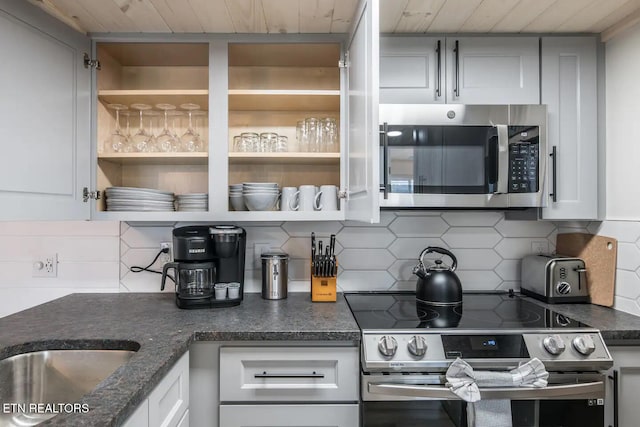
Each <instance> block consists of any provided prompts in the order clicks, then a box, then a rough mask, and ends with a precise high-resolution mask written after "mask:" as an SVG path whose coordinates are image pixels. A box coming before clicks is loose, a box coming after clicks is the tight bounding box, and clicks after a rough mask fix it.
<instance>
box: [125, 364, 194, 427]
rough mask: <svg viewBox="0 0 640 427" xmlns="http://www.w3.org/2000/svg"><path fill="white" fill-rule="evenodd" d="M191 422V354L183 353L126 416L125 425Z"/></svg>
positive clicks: (174, 426)
mask: <svg viewBox="0 0 640 427" xmlns="http://www.w3.org/2000/svg"><path fill="white" fill-rule="evenodd" d="M188 425H189V353H188V352H187V353H186V354H184V355H183V356H182V357H181V358H180V359H179V360H178V361H177V362H176V364H175V365H174V366H173V367H172V368H171V370H170V371H169V373H167V374H166V375H165V376H164V378H163V379H162V380H161V381H160V383H159V384H158V385H157V386H156V387H155V388H154V389H153V391H152V392H151V393H150V394H149V397H148V398H147V399H145V400H144V402H142V403H141V404H140V405H139V406H138V408H137V409H136V410H135V412H134V413H133V414H132V415H131V416H129V418H127V420H126V421H125V422H124V424H123V426H125V427H143V426H149V427H184V426H188Z"/></svg>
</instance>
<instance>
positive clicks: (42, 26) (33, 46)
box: [0, 0, 91, 220]
mask: <svg viewBox="0 0 640 427" xmlns="http://www.w3.org/2000/svg"><path fill="white" fill-rule="evenodd" d="M90 52H91V46H90V41H89V39H88V38H87V37H86V36H84V35H81V34H79V33H77V32H75V31H73V30H72V29H70V28H69V27H67V26H66V25H64V24H62V23H61V22H58V21H56V20H55V19H53V18H52V17H51V16H49V15H47V14H46V13H44V12H43V11H42V10H40V9H38V8H36V7H33V6H31V5H29V4H28V3H27V2H17V1H11V0H0V57H2V61H3V63H4V65H3V66H2V67H0V93H2V97H0V132H1V134H2V135H3V136H2V143H0V149H1V150H2V155H1V156H0V205H1V206H2V210H1V211H2V212H1V213H0V219H1V220H32V219H69V220H71V219H86V218H88V217H89V204H88V203H83V187H88V186H89V171H90V162H89V158H90V147H91V145H90V138H89V129H90V123H91V108H90V100H91V96H90V79H91V71H90V69H85V67H84V59H83V58H84V54H85V53H90Z"/></svg>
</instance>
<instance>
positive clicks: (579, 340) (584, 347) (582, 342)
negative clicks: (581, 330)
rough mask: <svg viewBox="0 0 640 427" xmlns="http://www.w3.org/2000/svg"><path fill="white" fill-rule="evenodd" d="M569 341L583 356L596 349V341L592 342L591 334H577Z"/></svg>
mask: <svg viewBox="0 0 640 427" xmlns="http://www.w3.org/2000/svg"><path fill="white" fill-rule="evenodd" d="M571 343H572V344H573V348H575V349H576V350H577V351H578V353H580V354H582V355H583V356H588V355H590V354H591V353H593V352H594V351H595V350H596V343H595V342H593V338H591V335H580V336H577V337H575V338H574V339H573V341H572V342H571Z"/></svg>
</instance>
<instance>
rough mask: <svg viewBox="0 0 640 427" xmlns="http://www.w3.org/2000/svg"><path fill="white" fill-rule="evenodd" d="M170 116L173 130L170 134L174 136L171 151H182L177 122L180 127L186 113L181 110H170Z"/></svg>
mask: <svg viewBox="0 0 640 427" xmlns="http://www.w3.org/2000/svg"><path fill="white" fill-rule="evenodd" d="M167 114H168V116H169V117H171V129H170V130H169V132H170V133H171V135H172V136H173V144H172V145H171V151H173V152H175V151H181V150H182V143H181V142H180V135H178V126H176V121H177V122H178V125H179V124H180V117H182V116H184V113H183V112H182V111H179V110H169V111H168V112H167Z"/></svg>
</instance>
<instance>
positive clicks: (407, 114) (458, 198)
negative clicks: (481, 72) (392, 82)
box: [380, 104, 548, 208]
mask: <svg viewBox="0 0 640 427" xmlns="http://www.w3.org/2000/svg"><path fill="white" fill-rule="evenodd" d="M380 123H381V125H380V159H381V161H380V163H381V169H380V182H381V188H380V190H381V197H380V206H381V207H406V208H412V207H432V208H527V207H542V206H546V199H545V198H544V197H543V193H544V191H543V190H544V185H545V182H544V181H545V179H544V177H545V175H546V167H547V157H548V156H547V138H546V135H547V126H546V123H547V109H546V106H544V105H415V104H411V105H409V104H407V105H398V104H383V105H380Z"/></svg>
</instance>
